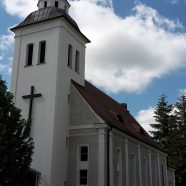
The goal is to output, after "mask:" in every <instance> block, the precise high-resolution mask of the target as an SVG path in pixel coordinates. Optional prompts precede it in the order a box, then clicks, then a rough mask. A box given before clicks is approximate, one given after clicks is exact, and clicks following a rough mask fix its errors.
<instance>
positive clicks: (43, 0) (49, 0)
mask: <svg viewBox="0 0 186 186" xmlns="http://www.w3.org/2000/svg"><path fill="white" fill-rule="evenodd" d="M37 6H38V9H42V8H46V7H50V6H54V7H56V8H61V9H63V10H66V11H67V12H68V10H69V8H70V4H69V3H68V1H67V0H39V2H38V4H37Z"/></svg>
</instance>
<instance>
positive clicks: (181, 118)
mask: <svg viewBox="0 0 186 186" xmlns="http://www.w3.org/2000/svg"><path fill="white" fill-rule="evenodd" d="M175 115H176V117H177V141H176V144H177V146H176V149H175V151H176V155H177V162H176V182H177V185H178V186H182V185H184V184H185V183H186V95H185V94H182V95H181V96H180V97H179V98H178V100H177V102H176V104H175Z"/></svg>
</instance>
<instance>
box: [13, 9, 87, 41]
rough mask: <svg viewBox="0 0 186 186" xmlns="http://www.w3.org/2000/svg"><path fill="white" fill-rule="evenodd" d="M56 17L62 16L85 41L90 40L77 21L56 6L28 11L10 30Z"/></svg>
mask: <svg viewBox="0 0 186 186" xmlns="http://www.w3.org/2000/svg"><path fill="white" fill-rule="evenodd" d="M57 18H64V19H65V20H66V21H67V22H68V23H69V24H70V25H71V26H72V27H73V28H74V29H75V30H76V31H78V32H79V33H80V34H81V35H82V36H83V37H84V38H85V40H86V41H87V43H89V42H90V40H89V39H88V38H87V37H86V36H85V35H84V34H83V33H82V32H81V31H80V29H79V27H78V25H77V23H76V22H75V21H74V20H73V19H72V18H71V17H70V16H69V14H68V13H67V12H66V11H65V10H63V9H61V8H56V7H46V8H42V9H39V10H37V11H34V12H32V13H30V14H29V15H28V16H27V17H26V19H25V20H24V21H23V22H21V23H20V24H18V25H17V26H15V27H13V28H11V31H14V30H16V29H19V28H22V27H26V26H29V25H33V24H37V23H41V22H45V21H49V20H53V19H57Z"/></svg>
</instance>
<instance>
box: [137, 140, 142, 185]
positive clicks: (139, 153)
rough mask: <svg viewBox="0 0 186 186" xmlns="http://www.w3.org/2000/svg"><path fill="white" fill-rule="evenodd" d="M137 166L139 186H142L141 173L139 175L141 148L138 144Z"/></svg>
mask: <svg viewBox="0 0 186 186" xmlns="http://www.w3.org/2000/svg"><path fill="white" fill-rule="evenodd" d="M138 161H139V162H138V166H139V186H142V173H141V146H140V144H138Z"/></svg>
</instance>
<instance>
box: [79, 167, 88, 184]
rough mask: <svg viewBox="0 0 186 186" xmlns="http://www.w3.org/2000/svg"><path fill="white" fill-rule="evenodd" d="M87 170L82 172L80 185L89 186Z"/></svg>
mask: <svg viewBox="0 0 186 186" xmlns="http://www.w3.org/2000/svg"><path fill="white" fill-rule="evenodd" d="M87 173H88V171H87V170H80V185H87V175H88V174H87Z"/></svg>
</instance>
